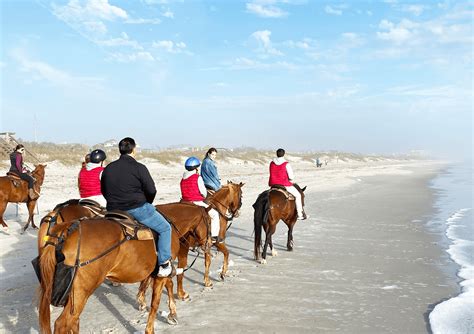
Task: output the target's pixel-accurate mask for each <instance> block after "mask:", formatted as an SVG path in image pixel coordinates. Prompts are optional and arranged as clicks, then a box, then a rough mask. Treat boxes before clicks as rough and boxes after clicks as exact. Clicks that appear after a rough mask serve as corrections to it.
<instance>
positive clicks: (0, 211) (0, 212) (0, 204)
mask: <svg viewBox="0 0 474 334" xmlns="http://www.w3.org/2000/svg"><path fill="white" fill-rule="evenodd" d="M7 204H8V202H4V201H1V202H0V224H2V227H3V228H4V229H8V225H7V224H6V223H5V221H4V220H3V214H4V213H5V210H6V209H7Z"/></svg>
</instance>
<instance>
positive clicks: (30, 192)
mask: <svg viewBox="0 0 474 334" xmlns="http://www.w3.org/2000/svg"><path fill="white" fill-rule="evenodd" d="M28 197H29V198H30V199H31V200H35V199H37V198H38V197H39V194H38V193H37V192H36V191H35V190H34V189H33V188H30V189H28Z"/></svg>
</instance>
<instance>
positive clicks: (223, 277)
mask: <svg viewBox="0 0 474 334" xmlns="http://www.w3.org/2000/svg"><path fill="white" fill-rule="evenodd" d="M220 276H221V281H223V280H225V274H222V273H221V275H220Z"/></svg>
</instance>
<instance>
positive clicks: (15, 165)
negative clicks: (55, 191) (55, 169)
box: [9, 144, 39, 200]
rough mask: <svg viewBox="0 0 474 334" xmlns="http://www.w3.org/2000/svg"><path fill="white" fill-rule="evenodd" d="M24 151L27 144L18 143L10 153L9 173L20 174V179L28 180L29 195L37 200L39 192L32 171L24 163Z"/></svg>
mask: <svg viewBox="0 0 474 334" xmlns="http://www.w3.org/2000/svg"><path fill="white" fill-rule="evenodd" d="M23 153H25V146H23V145H22V144H18V145H17V146H16V147H15V150H14V151H13V152H12V153H11V154H10V164H11V166H10V170H9V173H13V174H15V175H18V177H20V179H22V180H25V181H26V182H28V197H29V198H30V199H32V200H35V199H37V198H38V197H39V194H38V192H37V191H36V190H35V189H34V184H35V179H34V178H33V176H31V175H30V173H29V172H30V171H29V170H28V168H26V167H25V166H24V165H23Z"/></svg>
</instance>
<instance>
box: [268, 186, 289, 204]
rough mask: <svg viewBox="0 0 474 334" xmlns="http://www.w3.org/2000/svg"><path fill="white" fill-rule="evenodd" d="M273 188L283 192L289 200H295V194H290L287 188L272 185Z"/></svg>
mask: <svg viewBox="0 0 474 334" xmlns="http://www.w3.org/2000/svg"><path fill="white" fill-rule="evenodd" d="M271 190H275V191H279V192H281V193H282V194H283V195H285V197H286V199H288V200H289V201H294V200H295V196H293V195H292V194H290V193H289V192H288V191H287V190H285V189H282V188H280V187H272V188H271V189H270V191H271Z"/></svg>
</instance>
